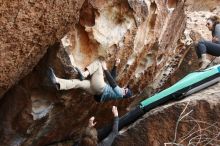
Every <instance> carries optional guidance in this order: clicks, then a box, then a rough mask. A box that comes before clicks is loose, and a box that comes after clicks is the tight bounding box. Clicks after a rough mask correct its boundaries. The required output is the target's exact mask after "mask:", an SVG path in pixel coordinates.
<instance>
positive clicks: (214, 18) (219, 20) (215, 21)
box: [207, 16, 220, 28]
mask: <svg viewBox="0 0 220 146" xmlns="http://www.w3.org/2000/svg"><path fill="white" fill-rule="evenodd" d="M207 20H211V21H212V22H213V26H214V28H215V26H216V25H217V24H220V17H218V16H211V17H209V18H208V19H207Z"/></svg>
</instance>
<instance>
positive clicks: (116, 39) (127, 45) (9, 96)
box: [0, 0, 220, 146]
mask: <svg viewBox="0 0 220 146" xmlns="http://www.w3.org/2000/svg"><path fill="white" fill-rule="evenodd" d="M218 6H219V2H218V1H214V0H213V1H205V0H199V1H194V0H187V1H184V0H179V1H177V0H164V1H163V0H151V1H150V0H145V1H131V0H108V1H105V0H86V1H85V2H84V1H70V0H69V1H51V2H44V1H43V2H42V1H41V2H36V1H29V2H25V1H20V2H19V3H15V2H9V1H7V2H6V1H5V2H3V4H2V5H1V10H2V12H3V14H5V15H3V16H4V17H2V16H1V18H2V19H0V22H1V23H2V25H1V26H0V27H1V31H2V32H3V33H2V34H1V35H2V37H1V38H0V41H1V52H0V53H1V56H0V57H1V62H0V73H1V74H0V81H1V82H0V87H1V88H0V95H2V99H1V100H0V119H3V120H0V145H24V146H30V145H33V146H42V145H47V144H50V143H57V142H59V141H61V140H77V139H78V138H79V136H80V135H79V134H80V132H81V129H82V127H84V126H85V125H86V124H87V122H88V119H89V117H90V116H96V119H97V121H98V123H97V128H99V127H102V126H104V125H105V124H106V123H108V122H109V121H110V120H111V119H112V117H111V116H110V115H111V110H110V109H111V106H112V105H117V106H118V107H119V111H120V114H121V115H122V114H124V113H126V112H127V111H126V109H127V110H128V109H130V108H132V107H134V106H135V105H136V104H137V103H138V101H140V100H141V99H143V98H147V97H148V96H150V95H151V94H152V93H154V92H156V91H159V90H161V89H162V88H164V87H165V86H169V85H170V84H172V83H174V82H176V81H177V79H179V78H181V77H183V76H184V75H185V74H187V73H188V72H190V71H192V70H193V69H195V68H197V67H198V65H197V59H196V56H195V51H194V50H193V48H192V45H191V44H192V40H191V39H190V38H189V33H190V32H191V30H193V31H194V32H196V34H197V35H198V36H197V39H199V38H201V37H203V38H205V39H211V34H210V32H209V31H208V29H207V28H206V27H205V19H206V18H207V17H209V16H210V15H212V14H219V12H220V9H219V7H218ZM15 11H16V12H15ZM15 18H16V19H15ZM15 20H16V21H15ZM64 36H65V37H64ZM63 37H64V38H63ZM61 38H63V39H62V41H61ZM48 46H49V49H48ZM66 51H69V52H71V53H72V55H73V57H74V64H75V65H76V66H78V67H79V68H80V69H84V68H85V67H86V66H87V65H88V64H90V63H91V62H92V61H94V60H95V59H96V58H97V57H99V56H104V57H105V59H106V61H107V63H108V67H109V68H111V67H112V66H113V62H114V60H115V58H120V59H121V63H120V65H119V67H118V77H117V82H118V83H119V85H121V86H123V85H127V84H129V85H130V86H131V88H132V90H133V92H134V95H135V98H133V99H126V100H121V101H112V102H107V103H97V102H95V100H94V99H93V97H92V96H91V95H89V94H87V93H85V92H84V91H83V90H79V89H77V90H76V89H72V90H69V91H56V90H53V89H51V88H50V87H49V86H48V78H47V75H46V70H47V68H48V67H49V66H50V67H52V68H53V69H54V70H55V73H56V75H57V76H58V77H61V78H67V79H68V78H69V79H71V78H77V75H76V74H74V73H71V71H70V60H69V58H68V57H67V54H66ZM32 69H33V70H32ZM31 70H32V71H31ZM175 71H177V72H175ZM28 73H29V74H28ZM175 73H176V74H175ZM170 77H172V78H171V79H170ZM22 78H23V79H22ZM18 81H19V82H18ZM168 81H170V82H168ZM15 83H16V84H15ZM12 85H14V86H13V87H12V88H10V87H11V86H12ZM9 88H10V90H8V89H9ZM7 90H8V91H7ZM5 91H7V92H5ZM4 93H5V94H4ZM3 94H4V96H3ZM192 101H193V99H192ZM195 102H196V101H195ZM192 103H194V102H190V104H189V107H193V106H194V105H195V107H196V108H197V105H200V102H199V103H198V104H197V102H196V104H192ZM175 104H176V106H175ZM175 104H173V106H174V109H177V110H178V111H179V112H175V110H173V108H172V107H173V106H169V107H170V108H171V109H169V110H168V111H171V112H173V117H172V118H171V119H169V120H172V122H173V125H174V123H175V122H176V120H177V118H178V117H179V113H180V112H181V111H182V109H183V107H185V102H183V103H182V104H180V103H175ZM179 104H180V105H179ZM203 104H204V106H206V105H207V106H208V105H209V104H208V102H205V103H202V105H203ZM216 106H218V105H216ZM164 108H165V107H164ZM202 109H203V108H199V107H198V110H199V111H201V110H202ZM172 110H173V111H172ZM207 110H208V109H207ZM201 112H202V111H201ZM211 112H213V113H214V112H218V111H213V110H212V111H211ZM155 113H157V112H155ZM159 113H160V112H159ZM159 113H158V115H159ZM161 114H163V116H162V117H165V118H167V117H166V114H165V113H161ZM146 116H147V117H148V115H146ZM167 116H168V115H167ZM201 116H203V115H201ZM204 116H205V115H204ZM153 118H155V120H156V121H157V119H158V118H159V116H153V114H152V121H155V120H154V119H153ZM202 118H203V117H201V119H202ZM209 118H210V117H207V118H204V120H206V119H207V120H208V119H209ZM169 120H168V121H169ZM152 121H151V122H152ZM212 121H214V120H212ZM142 122H143V123H147V122H149V121H147V120H142ZM155 124H156V123H155ZM157 124H158V123H157ZM164 124H166V123H165V121H164ZM138 125H139V124H137V125H136V126H138ZM140 125H141V124H140ZM149 125H150V124H149V123H148V124H146V125H145V127H146V129H148V128H149V127H148V126H149ZM173 125H171V126H173ZM141 126H142V125H141ZM141 126H140V127H138V128H140V129H145V128H142V127H141ZM189 126H190V125H189ZM168 127H169V126H168ZM156 128H158V127H156V126H155V128H154V129H153V130H152V131H154V132H155V134H153V135H152V136H151V137H150V138H148V140H149V141H150V143H147V142H145V140H144V136H146V135H144V133H143V137H141V138H140V143H139V144H140V145H141V144H144V143H146V144H149V145H157V144H158V143H159V145H160V143H161V142H172V140H173V133H171V130H170V131H168V133H167V134H166V132H165V130H164V129H162V130H164V131H163V134H165V135H167V137H166V138H164V141H160V137H159V136H161V135H162V134H161V133H160V131H159V130H158V129H156ZM172 128H173V127H172ZM172 128H171V129H172ZM191 128H192V127H191ZM134 129H135V130H137V128H134ZM131 130H132V128H131ZM135 130H134V133H133V134H135V132H136V131H135ZM186 130H187V129H186ZM128 131H129V130H128ZM128 131H127V132H126V133H128ZM140 131H141V130H140ZM149 131H150V130H149ZM142 132H143V131H142ZM157 132H158V133H157ZM126 133H125V134H126ZM137 133H138V130H137ZM179 133H181V132H179ZM179 133H178V134H179ZM147 134H149V133H147ZM121 137H122V138H121ZM128 137H130V136H129V135H128ZM130 138H131V137H130ZM151 138H152V139H151ZM153 138H154V139H157V141H154V140H153ZM177 138H180V137H179V135H178V137H177ZM125 139H126V137H123V136H120V137H119V139H118V140H117V142H116V144H118V145H123V144H122V143H125V144H126V142H125V141H124V140H125ZM131 140H132V138H131ZM134 140H136V139H135V137H134ZM161 140H162V139H161ZM152 141H153V142H152ZM177 141H178V139H176V142H177ZM130 142H131V143H132V144H135V143H134V141H130ZM184 142H186V141H184ZM63 145H66V146H68V145H71V142H70V143H69V144H68V143H65V144H63ZM128 145H129V144H128Z"/></svg>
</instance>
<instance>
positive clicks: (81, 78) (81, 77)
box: [75, 67, 85, 81]
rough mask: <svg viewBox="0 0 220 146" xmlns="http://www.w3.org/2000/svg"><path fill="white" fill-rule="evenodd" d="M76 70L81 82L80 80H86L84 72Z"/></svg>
mask: <svg viewBox="0 0 220 146" xmlns="http://www.w3.org/2000/svg"><path fill="white" fill-rule="evenodd" d="M75 69H76V71H77V73H78V75H79V80H80V81H83V80H85V77H84V76H83V74H82V72H81V71H80V69H79V68H78V67H75Z"/></svg>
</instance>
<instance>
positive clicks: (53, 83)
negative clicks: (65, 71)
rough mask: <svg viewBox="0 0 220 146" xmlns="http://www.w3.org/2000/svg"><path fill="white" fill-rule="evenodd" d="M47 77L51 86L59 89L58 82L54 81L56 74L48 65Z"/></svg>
mask: <svg viewBox="0 0 220 146" xmlns="http://www.w3.org/2000/svg"><path fill="white" fill-rule="evenodd" d="M47 75H48V78H49V80H50V83H51V86H52V87H53V88H55V89H57V90H59V83H57V81H56V76H55V74H54V71H53V69H52V68H51V67H49V69H48V71H47Z"/></svg>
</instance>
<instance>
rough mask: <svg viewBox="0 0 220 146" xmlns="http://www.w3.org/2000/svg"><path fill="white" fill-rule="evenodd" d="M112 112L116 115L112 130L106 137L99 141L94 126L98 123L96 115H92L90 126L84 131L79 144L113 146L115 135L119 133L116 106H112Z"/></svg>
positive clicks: (83, 145) (81, 145)
mask: <svg viewBox="0 0 220 146" xmlns="http://www.w3.org/2000/svg"><path fill="white" fill-rule="evenodd" d="M112 113H113V115H114V124H113V127H112V132H111V133H110V134H109V135H108V136H107V137H106V138H105V139H103V140H102V141H101V142H99V143H98V134H97V130H96V129H95V128H94V126H95V125H96V122H94V120H95V117H91V118H90V119H89V124H88V126H87V127H86V128H85V129H84V130H83V132H82V135H81V138H80V142H79V144H78V146H88V145H89V146H111V145H112V143H113V142H114V139H115V137H116V136H117V135H118V123H119V118H118V110H117V107H116V106H113V107H112Z"/></svg>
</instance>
